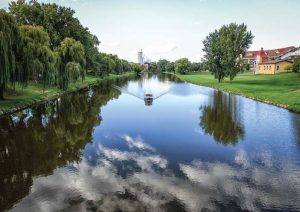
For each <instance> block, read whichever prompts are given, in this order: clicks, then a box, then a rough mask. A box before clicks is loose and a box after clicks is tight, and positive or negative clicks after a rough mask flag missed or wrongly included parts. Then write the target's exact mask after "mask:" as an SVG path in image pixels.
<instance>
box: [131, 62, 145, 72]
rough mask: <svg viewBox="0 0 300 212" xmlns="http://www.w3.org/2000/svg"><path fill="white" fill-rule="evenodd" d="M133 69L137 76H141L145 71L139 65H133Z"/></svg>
mask: <svg viewBox="0 0 300 212" xmlns="http://www.w3.org/2000/svg"><path fill="white" fill-rule="evenodd" d="M132 69H133V71H134V72H135V73H136V75H140V74H141V72H142V71H143V66H142V65H140V64H137V63H134V64H132Z"/></svg>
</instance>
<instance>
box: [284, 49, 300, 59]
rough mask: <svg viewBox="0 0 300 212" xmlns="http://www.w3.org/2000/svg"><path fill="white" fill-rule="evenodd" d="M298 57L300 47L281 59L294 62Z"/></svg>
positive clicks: (299, 55)
mask: <svg viewBox="0 0 300 212" xmlns="http://www.w3.org/2000/svg"><path fill="white" fill-rule="evenodd" d="M298 57H300V47H298V48H296V49H295V50H294V51H290V52H288V53H286V54H283V55H282V56H281V59H288V60H291V61H294V60H295V59H297V58H298Z"/></svg>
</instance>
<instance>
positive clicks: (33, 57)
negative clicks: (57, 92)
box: [19, 25, 55, 89]
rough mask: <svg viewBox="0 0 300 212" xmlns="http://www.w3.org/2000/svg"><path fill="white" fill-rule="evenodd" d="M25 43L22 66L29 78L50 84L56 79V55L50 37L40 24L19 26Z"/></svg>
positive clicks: (44, 85) (44, 84)
mask: <svg viewBox="0 0 300 212" xmlns="http://www.w3.org/2000/svg"><path fill="white" fill-rule="evenodd" d="M19 31H20V35H21V38H22V41H23V44H24V47H23V50H22V66H23V69H24V72H25V73H26V76H27V77H28V79H29V80H33V81H36V82H39V83H42V84H43V87H44V89H45V87H46V86H47V85H50V84H52V83H53V82H54V79H55V57H54V54H53V52H52V51H51V49H50V38H49V35H48V33H47V32H46V31H44V29H43V28H42V27H40V26H31V25H23V26H20V27H19Z"/></svg>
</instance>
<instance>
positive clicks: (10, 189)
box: [0, 79, 128, 211]
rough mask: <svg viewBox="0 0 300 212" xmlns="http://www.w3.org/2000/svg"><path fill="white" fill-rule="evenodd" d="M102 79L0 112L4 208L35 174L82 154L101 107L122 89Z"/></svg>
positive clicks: (98, 120) (76, 159)
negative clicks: (28, 105) (25, 106)
mask: <svg viewBox="0 0 300 212" xmlns="http://www.w3.org/2000/svg"><path fill="white" fill-rule="evenodd" d="M127 80H128V79H118V80H116V82H112V81H111V80H110V81H104V82H102V83H101V84H99V85H98V86H96V87H94V88H93V89H86V90H83V91H81V92H75V93H70V94H66V95H64V96H62V97H61V98H59V99H56V100H53V101H50V102H48V103H45V104H42V105H39V106H36V107H34V108H32V109H26V110H24V111H22V112H19V113H16V114H13V115H10V116H3V117H0V138H1V139H0V141H1V142H0V170H1V172H0V182H1V183H0V211H2V210H6V209H9V208H11V207H12V206H13V204H14V203H15V202H17V201H18V200H20V199H21V198H23V197H24V196H26V195H27V194H28V193H29V191H30V187H31V185H32V182H33V177H35V176H47V175H50V174H52V172H53V170H54V169H56V168H58V167H63V166H65V165H67V164H69V163H71V162H79V161H80V160H81V150H82V149H83V148H84V147H85V145H86V144H87V143H88V142H90V141H91V139H92V133H93V129H94V127H95V126H97V125H100V123H101V120H102V118H101V116H100V110H101V107H102V106H103V105H105V104H106V103H107V102H108V101H109V100H111V99H113V98H118V97H119V95H120V92H119V91H117V90H115V89H113V87H112V84H113V83H116V84H118V85H123V84H124V83H126V82H127Z"/></svg>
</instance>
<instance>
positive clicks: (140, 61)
mask: <svg viewBox="0 0 300 212" xmlns="http://www.w3.org/2000/svg"><path fill="white" fill-rule="evenodd" d="M138 63H139V64H141V65H144V54H143V49H141V51H140V52H138Z"/></svg>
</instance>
